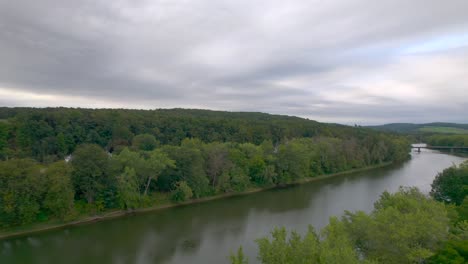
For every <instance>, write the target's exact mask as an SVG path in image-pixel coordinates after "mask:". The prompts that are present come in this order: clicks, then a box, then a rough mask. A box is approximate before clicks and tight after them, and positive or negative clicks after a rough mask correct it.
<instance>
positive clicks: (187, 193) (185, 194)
mask: <svg viewBox="0 0 468 264" xmlns="http://www.w3.org/2000/svg"><path fill="white" fill-rule="evenodd" d="M192 196H193V193H192V189H191V188H190V186H189V185H188V184H187V182H185V181H180V182H177V183H176V184H175V188H174V191H172V195H171V199H172V201H174V202H183V201H186V200H189V199H190V198H192Z"/></svg>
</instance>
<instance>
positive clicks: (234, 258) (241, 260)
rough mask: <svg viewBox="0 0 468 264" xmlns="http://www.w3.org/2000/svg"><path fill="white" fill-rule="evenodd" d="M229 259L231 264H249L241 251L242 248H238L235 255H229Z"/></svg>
mask: <svg viewBox="0 0 468 264" xmlns="http://www.w3.org/2000/svg"><path fill="white" fill-rule="evenodd" d="M229 259H230V260H231V263H232V264H248V263H249V262H248V260H247V258H246V257H245V255H244V252H243V251H242V247H239V249H238V250H237V254H236V255H234V254H231V256H230V257H229Z"/></svg>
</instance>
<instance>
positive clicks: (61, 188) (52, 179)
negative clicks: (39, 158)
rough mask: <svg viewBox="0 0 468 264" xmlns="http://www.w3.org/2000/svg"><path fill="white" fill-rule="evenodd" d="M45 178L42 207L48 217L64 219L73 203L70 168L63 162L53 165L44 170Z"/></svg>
mask: <svg viewBox="0 0 468 264" xmlns="http://www.w3.org/2000/svg"><path fill="white" fill-rule="evenodd" d="M45 178H46V179H45V180H46V183H45V185H46V188H45V189H46V191H45V197H44V201H43V206H44V208H45V209H46V210H47V212H48V214H49V215H52V216H55V217H58V218H61V219H64V218H66V216H68V215H69V213H70V211H71V210H72V209H73V203H74V199H73V198H74V195H75V194H74V190H73V186H72V183H71V167H70V166H69V165H68V164H67V163H65V162H64V161H60V162H56V163H53V164H51V165H50V166H48V168H47V169H46V170H45Z"/></svg>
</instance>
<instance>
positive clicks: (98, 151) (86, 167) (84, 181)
mask: <svg viewBox="0 0 468 264" xmlns="http://www.w3.org/2000/svg"><path fill="white" fill-rule="evenodd" d="M71 163H72V166H73V173H72V181H73V184H74V186H75V191H76V194H77V195H78V197H80V198H81V197H82V198H85V199H86V201H87V202H88V203H92V202H94V201H95V200H96V198H97V197H98V195H99V194H101V193H102V192H103V191H104V190H105V189H106V187H109V186H107V185H108V184H109V179H108V178H109V175H108V174H107V171H108V168H109V166H108V165H109V156H108V154H107V153H106V152H105V151H104V150H103V149H102V148H101V147H99V146H98V145H94V144H84V145H80V146H79V147H78V148H77V149H76V150H75V152H73V155H72V162H71Z"/></svg>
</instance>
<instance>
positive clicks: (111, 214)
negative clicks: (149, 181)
mask: <svg viewBox="0 0 468 264" xmlns="http://www.w3.org/2000/svg"><path fill="white" fill-rule="evenodd" d="M392 164H393V162H386V163H382V164H379V165H375V166H368V167H364V168H359V169H352V170H347V171H343V172H338V173H333V174H325V175H320V176H316V177H312V178H306V179H301V180H299V181H296V182H292V183H289V184H286V185H283V186H271V187H265V188H253V189H249V190H247V191H244V192H238V193H226V194H219V195H214V196H209V197H204V198H200V199H192V200H189V201H185V202H181V203H170V204H164V205H157V206H152V207H146V208H138V209H134V210H114V211H108V212H104V213H102V214H99V215H96V216H87V217H84V218H81V219H78V220H75V221H71V222H65V223H55V224H53V223H42V224H36V225H34V226H31V227H25V228H24V229H23V230H14V231H0V240H3V239H7V238H13V237H20V236H26V235H30V234H35V233H41V232H46V231H50V230H55V229H62V228H66V227H70V226H76V225H83V224H91V223H95V222H100V221H104V220H108V219H114V218H118V217H124V216H129V215H134V214H140V213H146V212H152V211H158V210H163V209H168V208H173V207H179V206H186V205H190V204H197V203H203V202H208V201H213V200H219V199H223V198H228V197H233V196H241V195H248V194H252V193H257V192H262V191H266V190H271V189H275V188H281V187H285V186H291V185H297V184H305V183H309V182H313V181H318V180H323V179H328V178H331V177H336V176H341V175H346V174H351V173H356V172H362V171H368V170H372V169H377V168H382V167H387V166H389V165H392ZM19 228H21V227H18V229H19Z"/></svg>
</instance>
